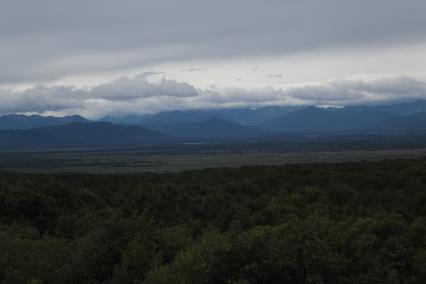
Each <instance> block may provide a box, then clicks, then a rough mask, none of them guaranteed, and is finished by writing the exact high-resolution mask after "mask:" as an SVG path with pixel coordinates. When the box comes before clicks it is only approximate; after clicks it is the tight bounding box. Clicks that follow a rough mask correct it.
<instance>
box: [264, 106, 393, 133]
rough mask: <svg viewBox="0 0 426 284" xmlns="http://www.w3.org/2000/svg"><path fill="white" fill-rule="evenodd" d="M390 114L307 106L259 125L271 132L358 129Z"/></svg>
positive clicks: (374, 123)
mask: <svg viewBox="0 0 426 284" xmlns="http://www.w3.org/2000/svg"><path fill="white" fill-rule="evenodd" d="M390 116H391V114H389V113H387V112H382V111H368V110H362V109H359V110H357V109H350V108H318V107H307V108H303V109H300V110H297V111H294V112H292V113H289V114H287V115H283V116H280V117H276V118H273V119H271V120H268V121H266V122H264V123H263V124H261V125H260V127H261V128H262V129H265V130H269V131H273V132H288V131H306V130H313V131H336V130H359V129H367V128H370V127H372V126H374V125H377V124H379V123H381V122H383V121H384V120H386V119H387V118H389V117H390Z"/></svg>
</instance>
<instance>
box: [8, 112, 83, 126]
mask: <svg viewBox="0 0 426 284" xmlns="http://www.w3.org/2000/svg"><path fill="white" fill-rule="evenodd" d="M72 122H89V120H87V119H85V118H83V117H81V116H79V115H73V116H65V117H53V116H39V115H30V116H27V115H20V114H8V115H2V116H0V130H3V129H29V128H37V127H47V126H54V125H64V124H68V123H72Z"/></svg>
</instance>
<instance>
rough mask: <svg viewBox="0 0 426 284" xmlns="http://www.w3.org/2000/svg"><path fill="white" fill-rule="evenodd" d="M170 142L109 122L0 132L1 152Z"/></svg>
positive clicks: (80, 123) (142, 130) (145, 131)
mask: <svg viewBox="0 0 426 284" xmlns="http://www.w3.org/2000/svg"><path fill="white" fill-rule="evenodd" d="M171 141H173V140H172V139H171V138H169V137H167V136H166V135H164V134H160V133H158V132H155V131H152V130H148V129H144V128H141V127H136V126H131V127H125V126H118V125H114V124H112V123H108V122H93V123H82V122H74V123H70V124H66V125H60V126H50V127H42V128H33V129H19V130H18V129H13V130H2V131H0V148H1V149H40V148H64V147H70V148H73V147H92V146H100V147H102V146H138V145H146V144H156V143H166V142H171Z"/></svg>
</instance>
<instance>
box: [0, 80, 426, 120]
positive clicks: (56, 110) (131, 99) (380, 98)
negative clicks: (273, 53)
mask: <svg viewBox="0 0 426 284" xmlns="http://www.w3.org/2000/svg"><path fill="white" fill-rule="evenodd" d="M415 99H426V81H425V80H421V79H416V78H410V77H396V78H387V79H380V80H370V81H363V80H332V81H326V82H322V83H317V84H308V85H305V86H301V87H293V88H288V89H277V88H272V87H266V88H257V89H242V88H210V89H196V88H195V87H193V86H191V85H190V84H188V83H184V82H177V81H174V80H169V79H165V78H160V79H158V80H152V79H151V80H150V79H149V78H148V76H147V75H146V74H143V75H140V76H136V77H122V78H120V79H117V80H114V81H111V82H108V83H105V84H101V85H98V86H95V87H93V88H91V89H82V88H74V87H69V86H57V85H56V86H46V85H36V86H34V87H32V88H28V89H26V90H23V91H12V90H6V89H0V100H1V101H2V103H1V104H0V113H2V114H5V113H38V114H50V115H69V114H80V115H83V116H86V117H88V118H100V117H103V116H105V115H114V116H124V115H129V114H146V113H155V112H159V111H164V110H173V109H196V108H229V107H262V106H270V105H304V104H307V105H336V106H345V105H354V104H375V103H387V102H395V101H404V100H415Z"/></svg>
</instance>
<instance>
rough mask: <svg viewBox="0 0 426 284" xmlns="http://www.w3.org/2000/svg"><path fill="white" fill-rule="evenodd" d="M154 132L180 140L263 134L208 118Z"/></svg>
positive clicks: (181, 123) (243, 126)
mask: <svg viewBox="0 0 426 284" xmlns="http://www.w3.org/2000/svg"><path fill="white" fill-rule="evenodd" d="M156 130H157V131H159V132H162V133H164V134H167V135H169V136H172V137H181V138H183V137H185V138H213V137H237V136H238V137H244V136H255V135H260V134H262V133H264V131H262V130H261V129H259V128H257V127H255V126H246V125H240V124H237V123H234V122H229V121H225V120H222V119H218V118H209V119H207V120H204V121H200V122H198V121H196V122H193V121H187V122H175V123H170V124H167V125H163V126H161V127H159V128H156Z"/></svg>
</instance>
